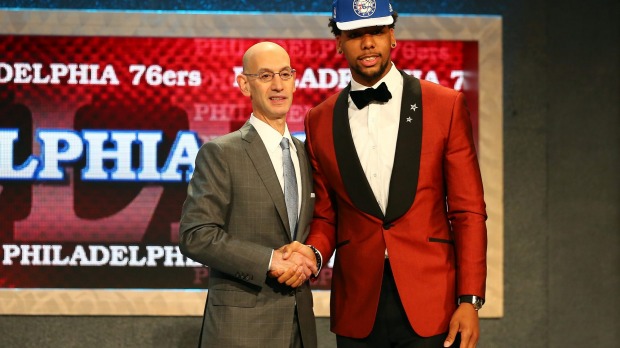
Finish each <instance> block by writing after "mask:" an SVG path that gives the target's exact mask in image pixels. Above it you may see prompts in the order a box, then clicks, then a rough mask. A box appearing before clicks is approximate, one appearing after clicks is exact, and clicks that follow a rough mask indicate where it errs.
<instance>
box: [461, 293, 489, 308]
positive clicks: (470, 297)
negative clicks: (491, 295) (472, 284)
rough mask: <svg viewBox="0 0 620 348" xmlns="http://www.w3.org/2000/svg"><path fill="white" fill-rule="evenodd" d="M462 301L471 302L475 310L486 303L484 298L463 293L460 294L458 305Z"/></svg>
mask: <svg viewBox="0 0 620 348" xmlns="http://www.w3.org/2000/svg"><path fill="white" fill-rule="evenodd" d="M461 303H471V304H472V305H473V306H474V309H475V310H479V309H480V308H482V305H483V304H484V299H483V298H482V297H478V296H474V295H463V296H459V299H458V300H457V301H456V304H457V305H460V304H461Z"/></svg>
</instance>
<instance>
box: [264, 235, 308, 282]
mask: <svg viewBox="0 0 620 348" xmlns="http://www.w3.org/2000/svg"><path fill="white" fill-rule="evenodd" d="M317 264H318V260H317V259H316V256H315V255H314V251H312V249H310V247H308V246H307V245H304V244H301V243H299V242H297V241H295V242H292V243H291V244H286V245H284V246H282V247H281V248H280V249H277V250H274V251H273V256H272V258H271V267H270V268H269V273H268V275H269V276H270V277H272V278H278V282H280V283H281V284H286V285H288V286H290V287H293V288H296V287H298V286H300V285H302V284H303V283H304V282H305V281H306V280H308V279H310V277H311V276H312V275H313V274H314V275H316V274H317V273H318V271H319V270H318V268H317Z"/></svg>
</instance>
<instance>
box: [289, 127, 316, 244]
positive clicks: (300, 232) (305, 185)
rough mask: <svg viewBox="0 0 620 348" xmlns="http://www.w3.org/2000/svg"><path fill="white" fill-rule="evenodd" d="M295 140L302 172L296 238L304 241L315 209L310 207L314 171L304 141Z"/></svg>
mask: <svg viewBox="0 0 620 348" xmlns="http://www.w3.org/2000/svg"><path fill="white" fill-rule="evenodd" d="M293 142H294V143H295V147H296V148H297V157H298V158H299V171H300V172H301V173H300V174H301V209H300V210H299V221H298V222H297V226H299V227H297V235H296V239H297V240H299V241H303V240H305V239H306V237H307V236H306V235H305V234H306V229H305V228H303V226H306V225H307V224H308V223H309V220H310V218H311V217H312V212H313V209H312V207H310V203H311V200H310V194H311V193H312V176H311V175H312V173H311V171H310V166H309V165H308V158H307V156H306V150H305V148H304V143H302V142H301V141H300V140H299V139H297V138H295V137H293Z"/></svg>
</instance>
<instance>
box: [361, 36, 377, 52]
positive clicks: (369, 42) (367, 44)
mask: <svg viewBox="0 0 620 348" xmlns="http://www.w3.org/2000/svg"><path fill="white" fill-rule="evenodd" d="M372 48H375V39H374V37H373V35H372V34H364V36H362V49H363V50H368V49H372Z"/></svg>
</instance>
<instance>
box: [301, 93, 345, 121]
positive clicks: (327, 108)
mask: <svg viewBox="0 0 620 348" xmlns="http://www.w3.org/2000/svg"><path fill="white" fill-rule="evenodd" d="M340 93H342V91H339V92H337V93H334V94H332V95H331V96H329V97H328V98H327V99H325V100H324V101H322V102H321V103H320V104H318V105H317V106H315V107H314V108H312V109H310V110H309V111H308V116H310V115H312V114H322V113H325V112H332V111H333V110H334V105H335V104H336V100H338V96H340Z"/></svg>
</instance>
